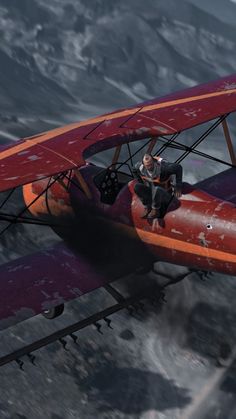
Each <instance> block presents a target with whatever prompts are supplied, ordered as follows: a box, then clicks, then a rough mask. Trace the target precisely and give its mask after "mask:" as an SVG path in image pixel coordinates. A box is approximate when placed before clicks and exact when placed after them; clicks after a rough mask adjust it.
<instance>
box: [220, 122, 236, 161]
mask: <svg viewBox="0 0 236 419" xmlns="http://www.w3.org/2000/svg"><path fill="white" fill-rule="evenodd" d="M222 126H223V130H224V134H225V139H226V143H227V146H228V150H229V155H230V158H231V161H232V163H233V164H234V165H236V157H235V154H234V148H233V144H232V140H231V137H230V133H229V128H228V124H227V121H226V119H224V120H223V121H222Z"/></svg>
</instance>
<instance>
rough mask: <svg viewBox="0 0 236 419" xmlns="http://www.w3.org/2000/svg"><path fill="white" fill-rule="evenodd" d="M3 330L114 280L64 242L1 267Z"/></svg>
mask: <svg viewBox="0 0 236 419" xmlns="http://www.w3.org/2000/svg"><path fill="white" fill-rule="evenodd" d="M0 278H1V281H0V329H5V328H7V327H9V326H12V325H13V324H15V323H18V322H20V321H23V320H25V319H27V318H29V317H33V316H35V315H37V314H39V313H41V312H43V311H44V310H47V309H49V308H50V307H53V306H56V305H59V304H61V303H64V302H65V301H68V300H72V299H74V298H76V297H79V296H81V295H83V294H86V293H88V292H90V291H92V290H94V289H96V288H100V287H102V286H104V285H105V284H106V283H108V282H111V280H113V279H114V278H112V277H111V276H110V275H105V274H102V273H99V272H98V271H97V270H95V269H94V267H93V265H92V264H91V263H89V261H88V260H86V259H85V258H84V257H83V256H80V255H77V254H75V253H74V252H73V251H71V250H70V249H69V248H68V247H66V245H65V244H64V243H63V242H62V243H59V244H57V245H56V246H54V247H53V248H51V249H49V250H46V251H41V252H38V253H34V254H32V255H29V256H25V257H22V258H19V259H17V260H14V261H12V262H9V263H7V264H4V265H2V266H0Z"/></svg>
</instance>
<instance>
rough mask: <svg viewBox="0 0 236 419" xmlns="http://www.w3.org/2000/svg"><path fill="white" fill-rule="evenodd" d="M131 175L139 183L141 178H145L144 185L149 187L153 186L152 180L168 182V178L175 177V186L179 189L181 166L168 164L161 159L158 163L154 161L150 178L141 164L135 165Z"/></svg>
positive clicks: (181, 173)
mask: <svg viewBox="0 0 236 419" xmlns="http://www.w3.org/2000/svg"><path fill="white" fill-rule="evenodd" d="M133 174H134V176H135V177H136V178H137V179H138V180H139V181H141V182H142V177H141V176H145V178H147V179H146V180H145V184H147V185H148V184H149V185H150V186H151V185H152V184H153V179H155V178H156V177H158V178H159V179H160V182H164V181H166V180H168V179H169V177H170V176H172V175H175V176H176V186H177V187H181V185H182V176H183V169H182V166H181V165H180V164H178V163H169V162H168V161H166V160H164V159H162V160H161V161H160V162H158V161H157V160H155V161H154V170H153V172H152V176H151V177H150V173H148V171H147V169H146V168H145V167H144V165H143V163H141V162H138V163H136V164H135V167H134V168H133ZM148 179H150V180H148Z"/></svg>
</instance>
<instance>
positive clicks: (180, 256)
mask: <svg viewBox="0 0 236 419" xmlns="http://www.w3.org/2000/svg"><path fill="white" fill-rule="evenodd" d="M235 110H236V75H232V76H229V77H226V78H222V79H220V80H217V81H215V82H211V83H207V84H203V85H200V86H197V87H193V88H189V89H186V90H184V91H181V92H177V93H174V94H171V95H168V96H165V97H162V98H159V99H155V100H151V101H148V102H144V103H141V104H139V105H136V106H135V107H130V108H127V109H121V110H119V111H116V112H112V113H109V114H106V115H102V116H99V117H97V118H93V119H89V120H86V121H83V122H80V123H74V124H71V125H68V126H65V127H63V128H58V129H54V130H52V131H49V132H45V133H41V134H39V135H36V136H33V137H29V138H24V139H22V140H20V141H18V142H17V143H15V144H14V145H10V146H8V147H4V148H2V149H1V152H0V191H1V192H3V191H8V190H9V192H8V193H7V196H6V198H5V199H4V200H3V202H2V205H1V207H0V219H1V220H3V221H5V222H6V221H8V222H9V225H11V224H12V223H16V222H24V223H37V224H38V225H50V226H51V227H52V228H53V229H54V231H55V232H56V233H57V234H58V235H59V236H60V237H61V238H62V239H63V240H62V241H61V242H60V243H59V244H57V245H55V246H54V247H51V248H49V249H46V250H45V251H42V252H38V253H35V254H31V255H29V256H26V257H22V258H20V259H17V260H15V261H12V262H10V263H7V264H5V265H2V266H1V267H0V272H1V282H0V299H1V304H0V326H1V328H4V327H8V326H9V325H11V324H13V323H16V322H18V321H21V320H24V319H26V318H28V317H31V316H34V315H36V314H38V313H42V312H44V314H45V315H46V316H48V317H55V316H57V315H59V314H60V313H61V312H62V310H63V304H64V302H66V301H68V300H71V299H74V298H77V297H79V296H81V295H83V294H85V293H88V292H90V291H92V290H94V289H96V288H99V287H105V288H106V290H108V291H109V292H111V294H112V295H113V297H115V298H116V299H117V304H116V305H115V306H114V307H112V308H111V309H110V310H104V311H102V312H100V313H97V315H94V316H92V317H91V318H89V319H85V320H84V321H82V324H81V323H80V324H79V323H78V324H77V325H74V327H71V328H69V329H68V328H67V329H66V330H63V331H61V332H60V333H59V334H57V335H55V336H54V337H51V338H50V337H49V338H48V339H47V340H43V341H42V340H41V341H38V342H36V345H34V346H32V345H31V346H30V347H27V348H26V349H23V350H21V351H18V352H17V353H14V354H10V355H9V356H8V357H4V358H1V359H0V364H1V365H3V364H4V363H6V362H9V361H10V360H12V359H18V358H20V357H21V356H22V355H24V354H26V353H29V352H31V351H32V350H35V349H37V348H39V347H40V346H43V345H44V344H45V343H49V342H50V341H53V340H55V339H56V338H57V339H58V338H60V339H62V338H63V337H64V336H65V335H66V334H71V336H72V337H73V338H74V339H75V335H74V334H73V332H74V331H76V330H78V329H79V328H81V327H84V326H86V325H87V324H91V323H96V325H97V327H98V328H99V325H98V324H97V321H98V320H100V319H104V318H105V319H106V321H107V323H108V325H109V319H107V315H109V314H111V313H113V312H114V311H117V310H118V309H120V308H122V307H125V306H126V307H127V306H129V305H130V304H132V302H133V300H132V299H131V300H125V299H123V298H122V296H120V295H119V294H118V293H117V292H116V291H115V289H114V288H113V287H112V286H111V285H110V284H109V283H110V282H112V281H115V280H117V279H118V278H120V277H122V276H124V275H126V274H128V273H131V272H133V271H135V270H138V269H141V268H147V269H149V268H150V266H152V264H153V263H154V261H157V260H161V261H167V262H170V263H175V264H179V265H184V266H187V267H189V268H190V269H195V270H202V271H216V272H222V273H226V274H231V275H235V274H236V253H235V244H236V209H235V203H236V193H235V183H234V182H235V179H236V172H235V167H236V159H235V155H234V151H233V145H232V141H231V137H230V133H229V129H228V125H227V117H228V115H229V114H230V113H231V112H233V111H235ZM209 121H211V123H210V124H209V125H208V128H207V129H206V130H205V131H204V132H203V133H202V134H201V135H200V136H199V138H196V140H194V142H193V143H192V144H191V145H190V144H187V145H184V144H183V143H182V142H180V141H179V139H178V137H179V136H180V134H181V132H183V131H185V130H187V129H190V128H192V127H195V126H198V125H200V124H204V123H206V122H209ZM220 124H222V126H223V131H222V132H224V135H225V139H226V143H227V146H228V149H229V154H230V158H231V161H230V162H227V161H223V160H221V159H219V158H217V157H213V156H212V155H210V154H206V153H204V152H202V151H198V150H197V147H198V146H199V144H200V143H202V141H204V140H205V138H206V137H207V136H208V135H209V134H210V133H212V132H213V131H214V130H215V129H216V128H217V127H218V126H219V125H220ZM134 142H136V143H135V147H134V146H133V144H131V143H134ZM168 148H172V149H174V148H177V149H178V150H180V151H181V152H182V154H181V155H180V157H179V158H178V160H177V162H178V163H180V162H182V161H183V159H185V158H186V157H187V156H188V155H189V154H196V155H198V156H201V157H203V158H206V159H210V160H212V159H213V160H215V161H216V162H218V163H221V164H225V165H226V166H228V168H227V170H225V171H223V172H221V173H219V174H217V175H214V176H212V177H210V178H208V179H206V180H204V181H202V182H200V183H195V184H193V185H191V184H189V183H186V182H185V183H184V185H183V194H182V197H181V198H180V199H179V200H177V199H176V198H175V197H173V199H172V200H171V202H170V204H169V207H168V209H167V213H166V215H165V217H164V221H163V222H159V221H158V219H155V220H146V219H142V218H141V214H142V212H143V206H142V204H141V202H140V200H139V199H138V197H137V196H136V194H135V193H134V185H135V182H137V180H135V179H134V178H133V175H132V170H131V166H132V165H133V163H134V162H135V160H136V157H137V155H138V153H140V152H141V151H143V152H149V153H152V154H153V155H161V154H162V153H163V152H164V151H165V150H166V149H168ZM108 149H114V152H113V156H112V158H111V160H110V162H109V163H108V164H107V167H101V165H98V164H94V163H92V162H91V158H92V156H94V155H96V154H98V153H100V152H104V151H105V150H108ZM124 149H125V151H126V153H125V154H126V157H125V158H124V157H123V158H121V156H122V153H123V156H124V155H125V154H124ZM132 149H135V151H132ZM124 167H125V168H126V170H124ZM17 187H22V191H23V198H24V202H25V208H24V209H23V210H22V211H20V212H19V213H18V214H17V215H12V214H8V213H7V212H6V211H4V205H5V204H6V202H7V201H8V200H9V199H11V197H12V195H13V194H14V191H15V189H16V188H17ZM6 231H7V227H5V228H3V229H2V232H0V235H1V234H3V233H4V232H6ZM146 286H147V284H146Z"/></svg>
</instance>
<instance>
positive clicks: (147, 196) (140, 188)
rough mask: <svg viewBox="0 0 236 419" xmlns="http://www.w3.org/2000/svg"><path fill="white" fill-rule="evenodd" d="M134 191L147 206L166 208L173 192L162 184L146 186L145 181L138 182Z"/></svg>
mask: <svg viewBox="0 0 236 419" xmlns="http://www.w3.org/2000/svg"><path fill="white" fill-rule="evenodd" d="M134 192H135V193H136V195H138V197H139V198H140V200H141V201H142V203H143V205H144V206H145V207H152V208H156V209H161V210H164V209H165V208H166V207H167V205H168V204H169V202H170V199H171V194H170V193H169V192H167V191H166V190H165V189H163V188H162V187H160V186H153V185H151V184H150V186H146V185H144V184H143V183H136V185H135V186H134Z"/></svg>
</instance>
